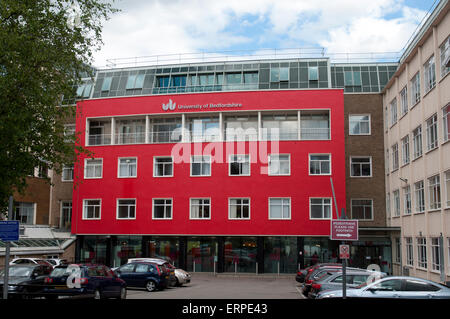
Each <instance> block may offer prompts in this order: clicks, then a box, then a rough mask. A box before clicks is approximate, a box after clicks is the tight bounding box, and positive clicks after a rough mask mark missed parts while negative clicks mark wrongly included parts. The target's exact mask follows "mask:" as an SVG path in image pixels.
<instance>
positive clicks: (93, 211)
mask: <svg viewBox="0 0 450 319" xmlns="http://www.w3.org/2000/svg"><path fill="white" fill-rule="evenodd" d="M100 212H101V200H100V199H85V200H83V219H100Z"/></svg>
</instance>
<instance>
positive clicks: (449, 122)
mask: <svg viewBox="0 0 450 319" xmlns="http://www.w3.org/2000/svg"><path fill="white" fill-rule="evenodd" d="M442 114H443V115H442V123H443V124H444V125H443V126H442V127H443V129H444V141H448V140H450V104H448V105H447V106H446V107H444V109H443V110H442Z"/></svg>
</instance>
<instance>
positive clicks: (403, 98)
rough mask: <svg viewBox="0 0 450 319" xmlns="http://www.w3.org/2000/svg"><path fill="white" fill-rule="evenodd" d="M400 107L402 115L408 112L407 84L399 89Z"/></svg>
mask: <svg viewBox="0 0 450 319" xmlns="http://www.w3.org/2000/svg"><path fill="white" fill-rule="evenodd" d="M400 108H401V112H402V115H405V114H406V113H408V87H407V86H405V87H404V88H403V89H402V90H401V91H400Z"/></svg>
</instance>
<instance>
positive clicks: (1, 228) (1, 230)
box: [0, 220, 19, 241]
mask: <svg viewBox="0 0 450 319" xmlns="http://www.w3.org/2000/svg"><path fill="white" fill-rule="evenodd" d="M0 239H1V240H3V241H18V240H19V221H18V220H2V221H0Z"/></svg>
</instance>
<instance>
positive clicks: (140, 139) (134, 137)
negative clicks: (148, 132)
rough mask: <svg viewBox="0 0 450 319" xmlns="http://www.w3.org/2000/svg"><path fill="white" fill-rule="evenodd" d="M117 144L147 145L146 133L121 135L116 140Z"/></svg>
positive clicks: (117, 135)
mask: <svg viewBox="0 0 450 319" xmlns="http://www.w3.org/2000/svg"><path fill="white" fill-rule="evenodd" d="M114 141H115V143H116V144H143V143H145V133H144V132H141V133H119V134H116V136H115V139H114Z"/></svg>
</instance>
